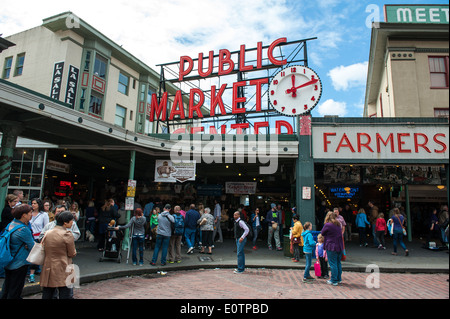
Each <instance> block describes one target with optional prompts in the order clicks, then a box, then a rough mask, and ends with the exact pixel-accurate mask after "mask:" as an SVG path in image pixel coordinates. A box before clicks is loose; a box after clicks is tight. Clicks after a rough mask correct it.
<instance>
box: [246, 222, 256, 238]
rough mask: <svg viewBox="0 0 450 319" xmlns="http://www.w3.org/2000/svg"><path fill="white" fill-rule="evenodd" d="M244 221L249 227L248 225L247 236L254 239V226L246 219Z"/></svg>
mask: <svg viewBox="0 0 450 319" xmlns="http://www.w3.org/2000/svg"><path fill="white" fill-rule="evenodd" d="M244 223H245V225H247V227H248V234H247V238H248V239H253V236H254V234H253V227H252V226H250V225H249V224H248V223H247V222H246V221H244Z"/></svg>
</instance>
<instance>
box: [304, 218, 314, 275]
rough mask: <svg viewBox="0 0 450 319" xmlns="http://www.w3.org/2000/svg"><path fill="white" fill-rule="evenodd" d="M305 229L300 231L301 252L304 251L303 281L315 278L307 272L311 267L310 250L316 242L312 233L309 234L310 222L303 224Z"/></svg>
mask: <svg viewBox="0 0 450 319" xmlns="http://www.w3.org/2000/svg"><path fill="white" fill-rule="evenodd" d="M303 229H304V230H305V231H304V232H302V237H303V252H304V253H305V259H306V263H305V273H304V274H303V282H307V281H311V280H315V278H313V277H311V276H310V274H309V269H310V268H311V262H312V252H313V249H314V247H315V246H316V242H315V241H314V238H313V235H312V234H311V229H312V224H311V223H310V222H306V223H305V225H304V226H303Z"/></svg>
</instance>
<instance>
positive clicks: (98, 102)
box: [89, 93, 103, 117]
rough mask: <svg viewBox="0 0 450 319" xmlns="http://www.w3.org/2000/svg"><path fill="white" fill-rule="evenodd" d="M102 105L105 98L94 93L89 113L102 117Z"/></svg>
mask: <svg viewBox="0 0 450 319" xmlns="http://www.w3.org/2000/svg"><path fill="white" fill-rule="evenodd" d="M102 104H103V96H102V95H100V94H96V93H92V95H91V101H90V103H89V113H91V114H94V115H98V116H100V117H101V116H102Z"/></svg>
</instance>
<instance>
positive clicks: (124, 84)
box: [119, 73, 130, 95]
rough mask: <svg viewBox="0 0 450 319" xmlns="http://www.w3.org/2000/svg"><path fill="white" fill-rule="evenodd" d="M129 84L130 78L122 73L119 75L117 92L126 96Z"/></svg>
mask: <svg viewBox="0 0 450 319" xmlns="http://www.w3.org/2000/svg"><path fill="white" fill-rule="evenodd" d="M129 83H130V78H129V77H128V76H126V75H123V74H122V73H120V74H119V92H120V93H122V94H125V95H128V84H129Z"/></svg>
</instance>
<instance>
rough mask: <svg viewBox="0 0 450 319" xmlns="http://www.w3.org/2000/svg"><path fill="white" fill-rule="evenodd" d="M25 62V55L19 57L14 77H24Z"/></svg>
mask: <svg viewBox="0 0 450 319" xmlns="http://www.w3.org/2000/svg"><path fill="white" fill-rule="evenodd" d="M24 62H25V53H22V54H19V55H17V59H16V71H15V72H14V76H18V75H22V72H23V64H24Z"/></svg>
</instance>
